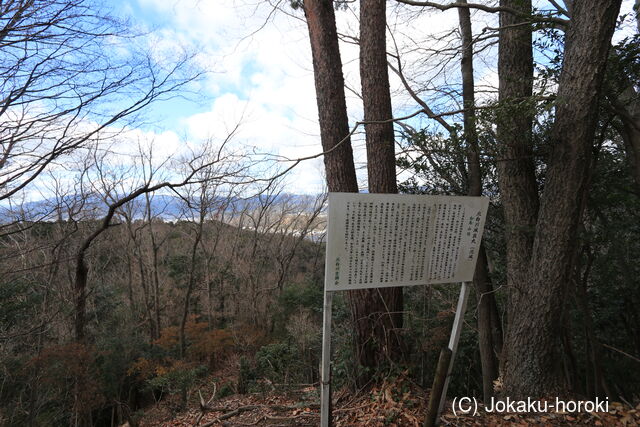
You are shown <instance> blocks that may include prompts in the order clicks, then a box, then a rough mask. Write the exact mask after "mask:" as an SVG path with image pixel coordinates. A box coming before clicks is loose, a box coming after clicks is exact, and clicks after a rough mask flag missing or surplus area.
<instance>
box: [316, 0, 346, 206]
mask: <svg viewBox="0 0 640 427" xmlns="http://www.w3.org/2000/svg"><path fill="white" fill-rule="evenodd" d="M304 13H305V16H306V18H307V27H308V29H309V38H310V41H311V54H312V57H313V76H314V80H315V85H316V100H317V103H318V118H319V122H320V140H321V141H322V149H323V150H324V151H329V150H331V152H328V153H326V154H325V156H324V166H325V171H326V175H327V186H328V188H329V191H330V192H337V191H339V192H350V193H357V192H358V181H357V180H356V170H355V166H354V163H353V151H352V149H351V139H350V138H349V118H348V117H347V104H346V102H345V96H344V77H343V75H342V61H341V59H340V49H339V46H338V33H337V30H336V21H335V14H334V10H333V1H331V0H305V2H304ZM338 144H339V146H338V147H336V146H337V145H338Z"/></svg>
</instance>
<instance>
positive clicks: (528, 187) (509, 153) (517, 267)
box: [497, 0, 539, 370]
mask: <svg viewBox="0 0 640 427" xmlns="http://www.w3.org/2000/svg"><path fill="white" fill-rule="evenodd" d="M500 6H503V7H510V8H513V9H517V10H519V11H521V12H522V13H524V14H528V13H531V1H530V0H501V1H500ZM500 28H501V29H500V38H499V51H498V73H499V101H500V110H499V113H498V118H497V119H498V120H497V136H498V141H499V143H500V150H499V152H498V153H497V162H498V167H497V171H498V183H499V186H500V201H501V202H502V207H503V210H504V216H505V228H506V232H505V240H506V248H507V285H508V287H507V289H508V291H509V303H508V306H509V309H510V311H509V313H508V314H509V316H511V311H515V310H517V308H516V307H519V306H521V305H522V304H525V303H526V299H523V296H524V295H525V294H524V289H525V288H526V287H527V286H528V280H529V277H528V271H529V270H528V268H529V261H530V259H531V248H532V245H533V237H534V230H535V224H536V219H537V215H538V205H539V201H538V188H537V184H536V176H535V172H534V161H533V149H532V148H533V147H532V141H531V126H532V108H531V104H530V103H531V95H532V91H533V53H532V46H531V43H532V35H531V27H530V25H528V24H527V23H526V21H525V20H524V19H523V18H522V17H517V16H515V15H513V14H510V13H506V12H501V13H500ZM512 333H517V331H513V330H512V328H507V336H506V340H507V341H509V337H508V335H509V334H512ZM510 350H511V349H510V347H509V346H505V347H504V351H503V355H502V358H503V360H505V359H506V358H508V357H509V355H508V353H509V351H510ZM500 368H501V370H502V368H503V366H501V367H500Z"/></svg>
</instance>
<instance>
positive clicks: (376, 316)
mask: <svg viewBox="0 0 640 427" xmlns="http://www.w3.org/2000/svg"><path fill="white" fill-rule="evenodd" d="M386 28H387V27H386V1H385V0H362V1H361V2H360V81H361V84H362V101H363V106H364V120H365V122H366V124H365V132H366V147H367V175H368V184H369V192H370V193H397V192H398V185H397V182H396V158H395V138H394V130H393V122H392V121H391V119H392V118H393V114H392V110H391V94H390V91H389V75H388V69H387V50H386ZM372 122H378V123H372ZM349 301H350V304H351V312H352V315H353V320H354V323H355V327H356V336H357V348H356V353H357V357H358V361H359V362H360V364H361V365H362V366H364V367H368V368H376V367H378V366H380V364H381V363H384V362H386V361H397V360H399V358H400V357H401V355H402V345H401V343H402V341H401V338H400V335H399V331H400V329H401V328H402V307H403V298H402V288H380V289H367V290H357V291H350V292H349ZM362 380H363V381H364V380H366V379H362Z"/></svg>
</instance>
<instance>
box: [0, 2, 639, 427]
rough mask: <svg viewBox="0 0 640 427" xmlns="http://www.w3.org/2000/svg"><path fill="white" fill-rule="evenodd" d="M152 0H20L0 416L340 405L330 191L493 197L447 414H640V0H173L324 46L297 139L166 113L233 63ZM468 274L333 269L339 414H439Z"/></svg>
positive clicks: (5, 145) (390, 418) (318, 51)
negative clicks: (440, 387)
mask: <svg viewBox="0 0 640 427" xmlns="http://www.w3.org/2000/svg"><path fill="white" fill-rule="evenodd" d="M125 3H126V4H125ZM143 3H144V2H138V1H132V2H123V4H122V5H120V3H119V2H117V3H114V4H110V3H109V2H102V1H100V0H9V1H2V2H0V58H1V59H0V76H1V79H0V425H7V426H79V427H84V426H96V427H98V426H128V427H133V426H152V425H154V426H155V425H157V426H206V427H209V426H218V425H220V426H222V425H318V424H319V420H320V418H319V402H320V381H321V378H320V371H319V366H320V361H321V358H320V357H321V343H322V342H321V339H322V315H323V295H324V283H325V277H324V276H325V265H324V264H325V250H326V239H325V237H326V228H327V194H328V193H330V192H347V193H349V192H350V193H358V192H360V193H394V194H395V193H400V194H425V195H453V196H485V197H488V198H489V199H490V205H489V211H488V216H487V220H486V225H485V230H484V234H483V238H482V245H481V246H480V252H479V255H478V261H477V265H476V267H475V275H474V281H473V284H472V291H471V296H470V301H469V303H468V304H469V305H468V307H467V311H466V314H465V317H464V324H463V329H462V335H461V338H460V344H459V348H458V351H457V353H456V355H455V360H454V363H453V372H452V375H451V377H450V381H451V382H450V385H449V390H448V395H447V396H448V398H449V399H450V402H449V404H448V405H447V406H446V407H445V409H444V411H443V412H442V413H441V414H439V418H438V420H437V421H438V422H440V423H441V424H443V425H604V426H608V425H637V424H640V333H639V331H640V329H639V327H638V325H639V324H640V309H639V307H640V262H638V254H640V83H639V82H640V0H635V1H633V0H624V1H623V0H579V1H578V0H545V1H543V0H541V1H533V0H487V1H485V0H479V1H478V2H477V3H472V2H468V1H467V0H456V1H453V0H446V1H445V0H443V1H440V2H431V1H418V0H415V1H414V0H388V1H387V0H360V1H343V0H336V1H333V0H267V1H263V2H258V3H256V2H253V3H252V2H249V1H244V0H242V1H230V2H226V1H225V2H220V4H217V5H205V4H204V3H202V4H201V2H199V1H197V0H196V1H193V2H192V1H190V0H189V1H187V0H175V2H173V3H174V4H173V5H172V8H173V9H170V10H172V11H173V12H174V14H175V15H180V14H181V13H183V12H184V11H185V10H187V9H190V8H191V9H193V10H194V11H195V12H193V13H195V14H198V13H201V12H202V10H204V9H202V10H201V9H199V8H200V7H202V8H206V7H214V8H215V7H218V8H219V9H216V10H217V11H218V12H216V13H221V12H220V10H222V9H225V8H232V7H236V6H237V4H242V5H244V6H246V7H248V10H250V11H251V14H252V16H254V15H255V16H256V17H257V18H256V19H257V21H258V24H257V25H256V27H255V28H252V26H251V25H248V24H247V25H246V28H243V31H244V33H242V34H241V35H240V37H239V38H240V39H241V42H242V41H244V40H245V39H247V38H255V39H256V40H259V39H260V38H261V37H265V38H266V34H270V33H267V32H268V31H270V30H271V29H273V28H272V27H278V26H280V27H279V28H277V30H278V31H280V32H281V33H283V34H284V37H285V38H288V39H296V40H295V42H300V43H301V45H303V46H304V55H302V56H301V57H300V58H296V61H297V62H299V63H303V64H304V65H303V68H304V69H305V70H306V76H307V77H308V78H306V79H305V80H303V81H304V84H305V85H306V86H305V87H308V88H309V90H311V91H312V92H313V96H312V98H310V99H307V98H305V97H304V93H303V92H300V93H299V94H297V93H296V96H298V97H300V98H302V99H303V100H304V102H306V103H307V104H308V103H311V104H313V105H314V108H316V109H314V110H313V113H314V117H311V118H309V120H305V122H308V123H310V126H312V130H311V132H312V134H310V135H307V136H308V137H309V138H311V139H312V140H313V141H314V143H315V144H316V145H314V146H313V149H312V150H311V151H296V153H298V154H296V155H295V156H291V155H288V154H286V155H285V154H282V152H267V150H265V149H264V147H265V146H263V145H260V141H259V140H257V139H259V138H260V136H251V137H250V138H248V137H246V136H245V135H246V134H244V133H243V129H245V128H246V127H251V126H252V119H251V118H250V117H249V114H248V113H247V114H246V115H245V113H243V115H242V117H241V118H240V119H238V120H222V119H221V120H220V121H219V123H218V124H219V129H221V131H220V132H219V133H218V134H216V135H207V136H206V137H201V138H196V137H193V136H192V135H185V136H184V137H183V136H175V138H173V137H172V138H173V139H171V138H169V137H167V135H168V133H167V132H164V130H162V129H161V128H162V125H163V123H162V121H161V120H160V119H158V117H159V114H160V113H162V112H166V111H168V112H169V113H168V115H169V116H171V115H178V114H179V113H180V111H179V110H180V109H188V108H187V107H185V106H186V105H187V104H183V103H182V102H186V101H184V100H189V99H196V98H198V97H200V98H202V97H203V96H205V97H212V98H213V97H215V96H216V95H214V94H213V92H207V91H208V90H209V89H207V88H208V87H209V86H207V85H210V84H211V81H210V80H207V79H212V78H214V77H212V76H217V75H219V74H221V73H220V72H219V70H217V69H210V68H209V64H208V63H207V62H206V61H204V60H203V59H202V57H201V56H200V55H199V54H198V49H197V48H196V47H194V46H186V47H180V46H178V44H177V43H175V44H174V43H167V42H166V41H165V42H158V39H156V38H154V37H160V35H161V34H162V33H163V31H165V30H163V29H161V28H156V29H153V28H151V29H146V28H143V26H141V25H139V24H136V22H135V20H134V18H130V17H124V16H123V15H121V14H119V12H118V8H119V7H121V8H122V9H125V6H127V7H129V8H131V5H132V4H136V5H137V6H136V7H140V8H142V7H143V5H142V4H143ZM205 3H206V2H205ZM223 3H224V5H223ZM227 3H229V4H227ZM232 3H233V5H232ZM114 5H115V6H114ZM234 5H235V6H234ZM237 7H239V6H237ZM155 13H158V12H157V11H156V12H155ZM202 13H204V12H202ZM252 22H253V21H252ZM283 22H287V23H288V24H287V25H291V26H292V27H291V28H295V30H296V31H295V32H293V31H289V30H285V29H284V27H282V25H283ZM429 25H431V26H433V28H428V26H429ZM242 26H243V27H244V26H245V24H242ZM287 28H289V27H287ZM212 31H213V30H212ZM194 32H196V29H195V28H194ZM281 35H282V34H281ZM170 38H171V37H170ZM298 39H299V40H298ZM241 42H238V44H237V45H235V47H234V51H235V50H238V49H236V48H237V46H240V45H241V44H240V43H241ZM271 44H272V46H271V48H272V49H274V50H273V52H276V51H278V50H284V49H285V46H284V45H283V46H279V45H278V44H277V43H275V44H274V43H271ZM216 48H218V47H216ZM292 51H293V50H292ZM294 54H295V52H294V53H292V55H294ZM248 68H256V69H257V68H259V67H257V66H253V67H248ZM246 69H247V67H245V68H243V70H241V72H238V73H237V75H234V76H232V77H233V78H238V79H239V78H241V77H242V75H243V74H244V73H245V72H246ZM288 72H290V75H288V76H289V77H286V76H287V74H286V73H285V74H283V76H285V77H282V76H281V77H282V78H283V79H285V80H286V79H287V78H290V79H294V78H295V70H288ZM270 75H271V74H269V73H267V72H266V71H265V73H264V74H262V75H261V76H262V77H261V78H265V79H266V77H265V76H267V77H268V76H270ZM256 81H261V80H258V79H257V78H256V79H254V83H255V82H256ZM276 83H277V82H270V83H269V84H274V85H275V84H276ZM252 84H253V83H252ZM255 84H257V83H255ZM220 86H222V84H220ZM256 93H258V92H257V91H256ZM268 93H269V94H270V95H271V96H274V97H278V94H277V91H276V92H273V91H270V92H268ZM274 93H275V94H274ZM203 94H205V95H203ZM280 95H281V97H282V98H285V97H286V96H287V94H285V93H284V92H282V93H281V94H280ZM255 97H256V98H258V97H259V96H258V95H255ZM189 108H190V107H189ZM283 114H284V115H285V116H287V120H289V119H290V117H289V116H290V115H291V114H292V113H291V112H285V113H283ZM165 121H166V123H167V126H168V123H171V120H169V119H165ZM156 122H159V123H156ZM216 123H217V122H216ZM287 123H296V122H294V121H288V122H287ZM273 126H276V124H274V125H273ZM159 129H160V130H159ZM274 129H275V128H269V129H259V130H258V131H257V133H251V135H256V134H257V135H264V138H265V139H267V138H268V137H269V136H268V135H269V134H272V133H277V132H276V131H275V130H274ZM163 132H164V133H163ZM178 133H179V132H176V133H175V134H178ZM300 133H301V134H302V133H303V131H300ZM252 138H253V139H256V138H257V139H256V140H253V139H252ZM301 140H302V137H301ZM305 141H306V140H305ZM278 144H281V145H283V146H284V145H285V141H278ZM294 144H295V142H294ZM300 144H301V145H303V144H302V143H300ZM307 148H308V147H307ZM300 153H303V154H300ZM315 160H319V161H321V162H322V163H321V164H322V166H323V170H322V171H318V173H317V180H318V182H320V184H321V187H322V188H323V189H324V190H323V191H311V190H310V191H307V192H304V191H300V190H299V188H300V187H296V185H295V184H296V181H302V179H301V178H300V176H301V175H296V173H300V171H301V170H305V169H311V167H310V166H309V165H311V163H310V162H313V161H315ZM458 291H459V285H457V284H437V285H429V286H412V287H405V288H402V287H389V288H378V289H361V290H351V291H346V292H343V293H336V296H335V299H334V303H333V304H334V308H333V310H334V312H333V336H332V346H333V355H332V374H331V381H332V387H333V403H332V406H333V408H332V409H333V416H334V419H333V421H334V424H333V425H336V426H355V425H363V426H386V425H389V426H422V425H433V424H428V423H429V422H430V421H429V419H428V417H429V415H428V414H427V401H428V398H429V395H430V390H431V388H432V384H433V382H434V376H435V374H436V366H437V363H438V359H439V357H440V354H441V350H442V349H443V348H445V347H446V346H447V343H448V341H449V334H450V333H451V326H452V322H453V319H454V314H455V310H456V302H457V299H458ZM463 396H466V397H469V398H471V397H472V398H473V399H477V400H478V401H480V402H483V403H484V405H485V406H483V407H487V406H486V405H489V403H490V402H493V399H502V400H504V399H536V400H545V399H549V400H550V399H558V398H560V399H564V400H566V401H570V400H572V401H596V400H597V399H600V400H606V401H607V402H608V405H609V406H608V407H607V410H606V411H604V412H600V413H598V412H597V411H596V412H594V411H577V412H570V413H566V412H563V413H553V412H549V413H543V414H540V413H520V412H518V413H514V412H513V411H512V412H510V413H487V412H486V411H484V412H485V413H483V414H482V415H481V417H484V418H483V419H478V418H477V417H474V416H473V414H464V415H460V414H456V413H455V407H454V405H455V403H454V402H451V399H454V398H456V397H463ZM477 423H480V424H477Z"/></svg>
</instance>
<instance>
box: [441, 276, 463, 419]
mask: <svg viewBox="0 0 640 427" xmlns="http://www.w3.org/2000/svg"><path fill="white" fill-rule="evenodd" d="M470 290H471V287H470V286H469V285H468V284H467V282H462V286H461V287H460V296H459V297H458V306H457V307H456V317H455V318H454V319H453V327H452V328H451V337H450V338H449V350H451V360H450V361H449V369H448V371H447V378H446V379H445V380H444V387H443V388H442V397H441V398H440V406H439V407H438V414H437V416H436V422H437V420H438V419H439V417H440V414H441V413H442V409H443V408H444V404H445V402H446V401H447V388H448V387H449V380H450V379H451V371H453V361H454V359H455V357H456V351H457V350H458V341H460V332H461V331H462V324H463V323H464V312H465V311H466V310H467V299H468V297H469V291H470Z"/></svg>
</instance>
